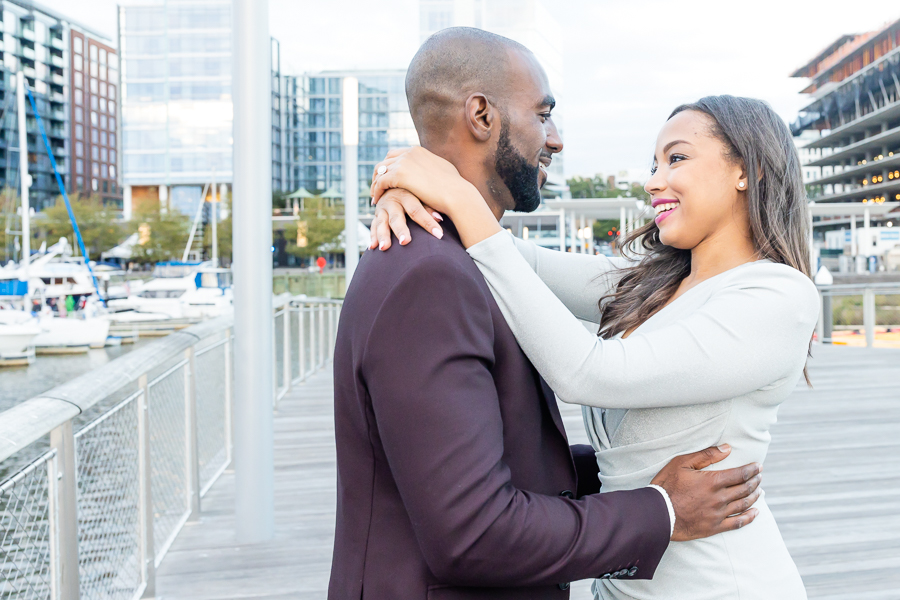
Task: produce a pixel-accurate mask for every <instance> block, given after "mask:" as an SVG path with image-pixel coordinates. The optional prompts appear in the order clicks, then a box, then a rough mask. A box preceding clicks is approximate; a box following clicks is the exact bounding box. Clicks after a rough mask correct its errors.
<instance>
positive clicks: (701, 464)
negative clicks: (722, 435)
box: [682, 444, 731, 471]
mask: <svg viewBox="0 0 900 600" xmlns="http://www.w3.org/2000/svg"><path fill="white" fill-rule="evenodd" d="M730 453H731V446H729V445H728V444H722V445H720V446H718V447H716V446H711V447H709V448H706V449H704V450H701V451H700V452H694V453H693V454H686V455H684V456H683V457H682V458H683V459H684V460H685V464H684V465H683V466H685V467H690V468H691V469H697V470H698V471H699V470H700V469H705V468H706V467H708V466H709V465H712V464H715V463H717V462H719V461H721V460H725V458H726V457H727V456H728V455H729V454H730Z"/></svg>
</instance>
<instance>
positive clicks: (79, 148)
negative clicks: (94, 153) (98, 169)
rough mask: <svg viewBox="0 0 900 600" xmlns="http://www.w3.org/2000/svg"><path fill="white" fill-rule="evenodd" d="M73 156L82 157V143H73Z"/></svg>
mask: <svg viewBox="0 0 900 600" xmlns="http://www.w3.org/2000/svg"><path fill="white" fill-rule="evenodd" d="M75 156H84V142H75Z"/></svg>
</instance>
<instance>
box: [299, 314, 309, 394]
mask: <svg viewBox="0 0 900 600" xmlns="http://www.w3.org/2000/svg"><path fill="white" fill-rule="evenodd" d="M306 313H307V310H306V306H305V305H304V304H301V305H300V313H299V315H300V318H299V319H298V323H297V328H298V330H299V331H298V334H299V336H300V343H299V344H298V345H297V349H298V350H299V353H300V356H299V360H300V374H299V377H300V381H305V380H306Z"/></svg>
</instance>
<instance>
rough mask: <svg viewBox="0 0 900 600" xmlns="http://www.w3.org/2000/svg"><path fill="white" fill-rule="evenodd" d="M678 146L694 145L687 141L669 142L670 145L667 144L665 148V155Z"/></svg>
mask: <svg viewBox="0 0 900 600" xmlns="http://www.w3.org/2000/svg"><path fill="white" fill-rule="evenodd" d="M678 144H687V145H688V146H691V145H692V144H691V143H690V142H688V141H687V140H675V141H672V142H669V143H668V144H666V147H665V148H663V154H665V153H666V152H668V151H669V149H670V148H671V147H672V146H677V145H678Z"/></svg>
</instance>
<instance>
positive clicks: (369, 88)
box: [283, 69, 419, 215]
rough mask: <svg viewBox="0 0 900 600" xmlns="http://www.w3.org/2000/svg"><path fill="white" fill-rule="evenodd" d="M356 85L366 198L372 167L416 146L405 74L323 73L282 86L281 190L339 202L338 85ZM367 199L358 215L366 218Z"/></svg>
mask: <svg viewBox="0 0 900 600" xmlns="http://www.w3.org/2000/svg"><path fill="white" fill-rule="evenodd" d="M344 77H356V78H357V79H358V80H359V150H358V165H359V167H358V168H359V185H360V190H361V193H365V190H367V188H368V186H369V185H370V184H371V181H372V171H373V170H374V169H375V164H376V163H378V162H379V161H380V160H382V159H383V158H384V156H385V154H387V153H388V151H389V150H391V149H392V148H402V147H407V146H417V145H418V144H419V138H418V135H417V134H416V130H415V127H414V126H413V122H412V117H410V115H409V105H408V104H407V102H406V91H405V87H404V86H405V80H406V71H405V70H402V69H401V70H387V71H326V72H321V73H308V74H305V75H298V76H286V77H284V78H283V81H284V86H283V89H284V96H283V102H284V106H285V110H284V115H285V116H284V123H285V126H284V131H285V142H284V149H285V159H284V163H285V177H284V179H285V188H284V189H288V190H292V191H293V190H297V189H299V188H304V189H305V190H307V191H309V192H310V193H313V194H320V193H326V192H327V193H329V194H328V195H331V196H334V197H341V198H343V194H344V186H343V176H342V172H343V155H342V152H343V148H342V139H341V121H342V117H343V109H342V106H343V105H342V96H341V94H342V83H341V82H342V80H343V78H344ZM367 200H368V196H367V195H364V196H362V197H361V199H360V200H359V203H360V205H359V206H360V214H363V215H364V214H370V213H371V212H372V208H371V207H370V206H369V203H368V201H367Z"/></svg>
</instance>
